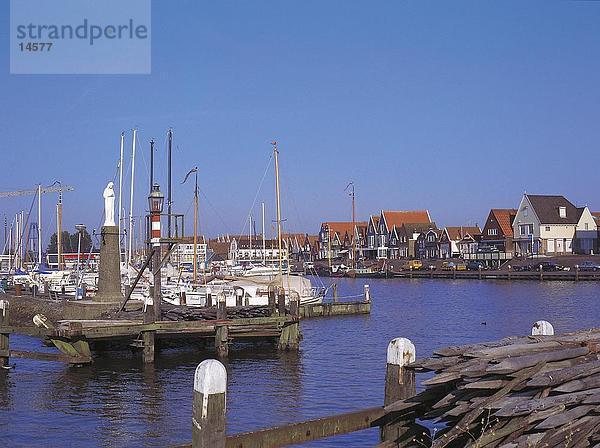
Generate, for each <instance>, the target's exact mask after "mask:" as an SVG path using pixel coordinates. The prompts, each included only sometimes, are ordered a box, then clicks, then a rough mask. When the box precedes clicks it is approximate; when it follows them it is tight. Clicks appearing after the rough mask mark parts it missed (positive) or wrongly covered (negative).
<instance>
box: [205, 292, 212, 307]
mask: <svg viewBox="0 0 600 448" xmlns="http://www.w3.org/2000/svg"><path fill="white" fill-rule="evenodd" d="M206 306H207V307H211V306H212V291H211V289H210V288H206Z"/></svg>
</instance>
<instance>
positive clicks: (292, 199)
mask: <svg viewBox="0 0 600 448" xmlns="http://www.w3.org/2000/svg"><path fill="white" fill-rule="evenodd" d="M280 169H281V167H280ZM283 171H284V173H283V174H284V176H285V177H286V178H287V179H288V180H289V179H291V177H289V176H288V175H287V170H283ZM288 184H289V182H283V190H284V194H285V195H286V197H287V199H288V201H289V202H291V204H292V208H293V209H294V212H295V214H296V223H297V225H299V226H300V228H303V229H306V227H305V226H304V223H303V222H302V219H301V218H300V213H299V212H298V207H297V205H296V198H295V197H294V195H293V194H292V190H291V188H290V187H289V186H288ZM290 227H291V226H290ZM296 228H298V227H297V226H296ZM296 233H298V232H296Z"/></svg>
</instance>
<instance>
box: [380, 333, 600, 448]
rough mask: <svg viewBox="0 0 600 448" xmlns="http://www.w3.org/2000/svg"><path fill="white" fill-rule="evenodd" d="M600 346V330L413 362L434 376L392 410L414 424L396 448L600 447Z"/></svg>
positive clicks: (461, 349) (453, 350)
mask: <svg viewBox="0 0 600 448" xmlns="http://www.w3.org/2000/svg"><path fill="white" fill-rule="evenodd" d="M599 351H600V330H588V331H582V332H577V333H570V334H564V335H558V336H529V337H511V338H506V339H503V340H501V341H497V342H493V343H483V344H474V345H465V346H458V347H449V348H444V349H441V350H438V351H436V352H434V356H433V357H431V358H427V359H424V360H418V361H416V362H414V363H412V364H409V365H408V368H409V369H414V370H416V371H418V372H419V371H420V372H434V373H435V374H434V375H433V376H432V377H431V378H429V379H427V380H425V381H423V382H422V385H423V386H424V387H425V390H424V391H422V392H421V393H419V394H418V395H416V396H414V397H413V398H410V399H408V400H404V401H397V402H395V403H392V404H390V405H388V406H387V407H386V411H388V413H389V416H391V417H394V418H396V419H397V420H399V421H404V422H406V426H407V429H406V430H405V431H404V432H403V433H402V434H401V435H400V436H399V438H398V439H397V443H396V444H392V445H390V446H431V447H434V448H440V447H502V448H517V447H540V448H541V447H587V446H600V360H599V355H598V352H599ZM415 419H419V420H420V424H416V423H415ZM415 428H418V429H419V431H415ZM425 428H429V430H426V431H423V429H425ZM433 428H436V429H433ZM415 434H418V435H417V436H415Z"/></svg>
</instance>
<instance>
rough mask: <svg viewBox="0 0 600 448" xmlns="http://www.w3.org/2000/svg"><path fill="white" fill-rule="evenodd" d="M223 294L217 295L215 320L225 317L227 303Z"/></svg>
mask: <svg viewBox="0 0 600 448" xmlns="http://www.w3.org/2000/svg"><path fill="white" fill-rule="evenodd" d="M225 300H226V298H225V294H223V293H221V294H219V295H217V320H225V319H227V304H226V301H225Z"/></svg>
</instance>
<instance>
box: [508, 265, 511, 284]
mask: <svg viewBox="0 0 600 448" xmlns="http://www.w3.org/2000/svg"><path fill="white" fill-rule="evenodd" d="M511 271H512V266H511V265H510V264H509V265H508V279H509V280H510V273H511Z"/></svg>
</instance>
